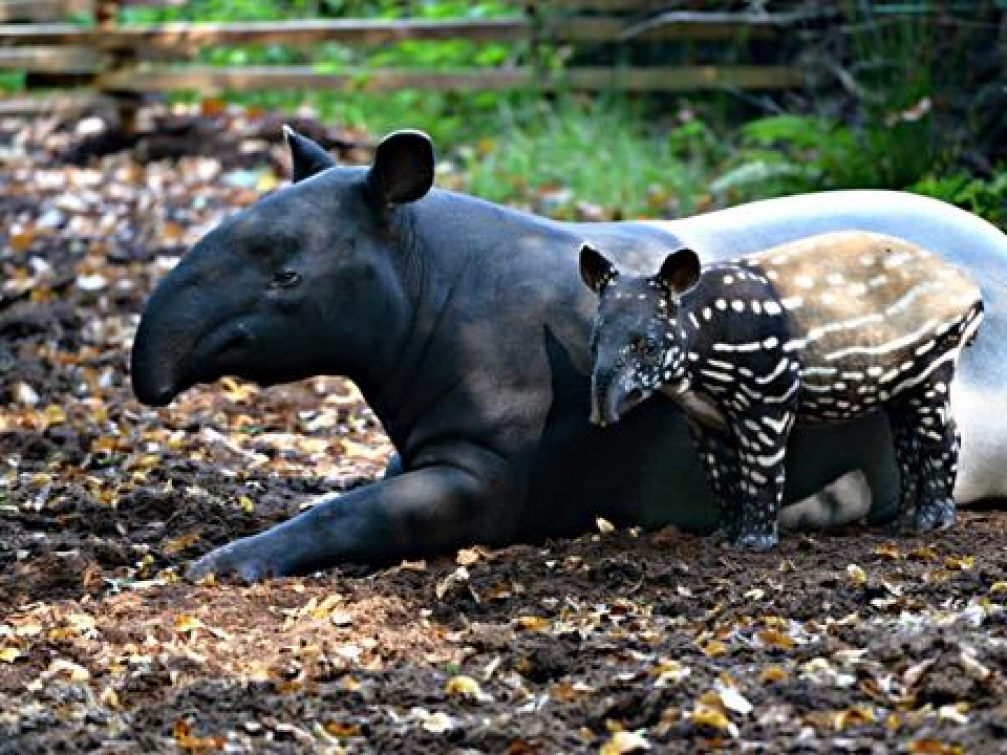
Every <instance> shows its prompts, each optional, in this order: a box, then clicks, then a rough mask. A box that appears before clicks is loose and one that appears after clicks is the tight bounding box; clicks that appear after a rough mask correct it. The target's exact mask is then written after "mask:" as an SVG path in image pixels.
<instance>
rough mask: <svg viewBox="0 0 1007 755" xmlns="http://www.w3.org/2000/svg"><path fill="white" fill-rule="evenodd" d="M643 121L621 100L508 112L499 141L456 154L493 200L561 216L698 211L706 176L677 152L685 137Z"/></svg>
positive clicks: (470, 185) (471, 183) (474, 187)
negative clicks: (662, 131) (660, 132)
mask: <svg viewBox="0 0 1007 755" xmlns="http://www.w3.org/2000/svg"><path fill="white" fill-rule="evenodd" d="M644 124H645V119H644V118H643V117H642V115H641V113H640V112H639V110H637V109H636V108H634V107H632V106H630V105H629V104H628V103H626V102H624V101H618V100H598V101H587V102H580V101H577V100H572V99H566V100H561V101H559V102H558V103H555V104H548V103H542V102H537V103H525V104H523V105H522V106H519V107H516V108H504V109H503V110H502V111H501V113H500V115H499V121H498V125H497V134H499V136H496V137H484V138H483V139H482V140H480V141H478V142H476V144H475V145H474V146H472V147H469V148H466V149H463V150H460V151H459V153H458V154H459V159H460V162H461V168H462V173H463V175H465V177H466V180H465V187H466V189H467V190H469V191H471V192H473V193H475V194H477V195H479V196H482V197H485V198H487V199H490V200H494V201H500V202H528V201H529V200H530V202H531V204H532V206H533V207H534V208H535V209H540V210H542V211H545V212H547V213H548V214H550V215H552V216H553V217H560V218H573V217H594V216H600V215H602V214H605V215H608V214H610V213H614V214H615V215H616V216H623V217H665V216H668V215H670V214H678V213H686V212H690V211H692V210H693V209H695V201H696V198H697V197H698V196H699V195H700V194H701V193H702V187H703V182H702V178H703V176H702V173H701V172H700V170H699V166H697V165H695V164H693V163H690V162H689V161H687V160H685V159H683V158H682V156H681V154H680V152H679V150H680V149H681V147H682V137H683V134H676V135H675V136H674V137H673V138H670V139H669V138H665V137H662V136H660V135H658V134H656V133H654V132H651V131H648V129H647V128H646V126H645V125H644ZM604 210H607V212H603V211H604Z"/></svg>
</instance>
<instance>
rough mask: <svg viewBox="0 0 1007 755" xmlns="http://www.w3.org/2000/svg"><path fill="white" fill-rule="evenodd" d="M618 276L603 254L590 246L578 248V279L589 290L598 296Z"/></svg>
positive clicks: (617, 272) (585, 245) (613, 266)
mask: <svg viewBox="0 0 1007 755" xmlns="http://www.w3.org/2000/svg"><path fill="white" fill-rule="evenodd" d="M618 276H619V271H618V270H616V269H615V265H613V264H612V263H611V262H609V261H608V258H607V257H605V255H604V254H602V253H601V252H599V251H598V250H597V249H595V248H594V247H593V246H591V245H590V244H584V245H583V246H582V247H581V248H580V277H581V278H583V279H584V283H585V284H586V285H587V287H588V288H589V289H591V290H592V291H594V292H595V293H596V294H600V293H601V292H602V291H603V290H604V289H605V286H607V285H608V284H609V283H611V282H612V281H613V280H614V279H615V278H617V277H618Z"/></svg>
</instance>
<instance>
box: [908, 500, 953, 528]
mask: <svg viewBox="0 0 1007 755" xmlns="http://www.w3.org/2000/svg"><path fill="white" fill-rule="evenodd" d="M954 523H955V502H954V501H953V500H952V499H950V498H944V499H942V500H938V501H928V502H920V503H919V504H917V506H916V514H915V516H913V525H912V526H913V530H914V531H915V532H930V531H931V530H943V529H947V528H948V527H950V526H951V525H953V524H954Z"/></svg>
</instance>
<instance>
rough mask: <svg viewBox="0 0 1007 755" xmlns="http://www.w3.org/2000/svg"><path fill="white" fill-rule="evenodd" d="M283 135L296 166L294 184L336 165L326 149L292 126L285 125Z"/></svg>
mask: <svg viewBox="0 0 1007 755" xmlns="http://www.w3.org/2000/svg"><path fill="white" fill-rule="evenodd" d="M283 135H284V136H285V137H286V138H287V146H288V147H290V160H291V162H292V163H293V166H294V183H297V182H298V181H303V180H304V179H305V178H310V177H311V176H313V175H315V174H316V173H321V172H322V171H323V170H325V169H326V168H331V167H332V166H333V165H335V164H336V161H335V160H333V159H332V156H331V155H329V153H328V152H326V151H325V150H324V149H322V148H321V146H319V145H318V144H316V143H315V142H313V141H311V139H309V138H308V137H306V136H301V135H300V134H298V133H297V132H296V131H294V129H292V128H290V126H288V125H286V124H283Z"/></svg>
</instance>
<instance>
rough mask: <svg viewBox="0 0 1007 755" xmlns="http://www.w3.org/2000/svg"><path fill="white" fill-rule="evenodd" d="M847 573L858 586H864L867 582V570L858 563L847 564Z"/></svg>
mask: <svg viewBox="0 0 1007 755" xmlns="http://www.w3.org/2000/svg"><path fill="white" fill-rule="evenodd" d="M846 574H847V575H848V576H849V578H850V581H851V582H852V583H853V584H855V585H856V586H857V587H862V586H863V585H865V584H867V572H865V571H864V570H863V569H862V568H861V567H859V566H857V565H856V564H850V565H849V566H847V567H846Z"/></svg>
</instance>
